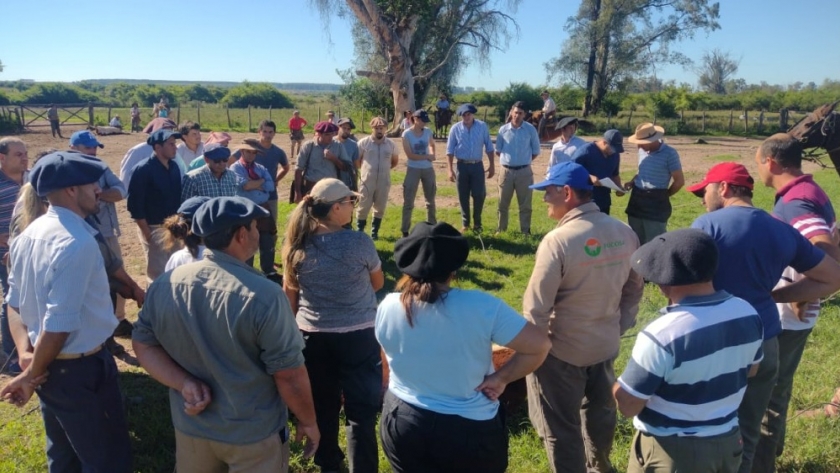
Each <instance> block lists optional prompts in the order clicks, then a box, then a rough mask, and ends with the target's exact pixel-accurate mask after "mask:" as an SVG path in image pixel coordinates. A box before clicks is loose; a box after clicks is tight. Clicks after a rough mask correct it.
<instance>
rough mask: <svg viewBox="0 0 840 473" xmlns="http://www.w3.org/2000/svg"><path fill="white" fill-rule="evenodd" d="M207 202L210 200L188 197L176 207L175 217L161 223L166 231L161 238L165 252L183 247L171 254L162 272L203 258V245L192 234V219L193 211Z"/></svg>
mask: <svg viewBox="0 0 840 473" xmlns="http://www.w3.org/2000/svg"><path fill="white" fill-rule="evenodd" d="M208 200H210V198H209V197H203V196H199V197H190V198H189V199H187V200H185V201H184V203H182V204H181V206H180V207H178V212H177V213H176V214H175V215H172V216H170V217H168V218H167V219H166V220H164V221H163V228H164V230H166V233H165V234H164V237H163V246H164V248H166V251H172V250H173V249H174V248H178V247H181V246H183V248H181V249H180V250H178V251H176V252H174V253H172V256H170V257H169V261H167V262H166V267H165V268H164V271H171V270H173V269H175V268H177V267H178V266H181V265H184V264H187V263H192V262H194V261H198V260H200V259H201V258H202V257H203V256H204V245H202V244H201V238H200V237H199V236H198V235H196V234H194V233H193V232H192V218H193V215H195V211H196V210H198V208H199V207H201V205H202V204H203V203H205V202H207V201H208Z"/></svg>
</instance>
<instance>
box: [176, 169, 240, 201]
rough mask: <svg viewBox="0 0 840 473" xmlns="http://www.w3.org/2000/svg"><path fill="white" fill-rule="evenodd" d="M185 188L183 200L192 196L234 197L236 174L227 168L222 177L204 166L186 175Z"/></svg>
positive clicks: (182, 195)
mask: <svg viewBox="0 0 840 473" xmlns="http://www.w3.org/2000/svg"><path fill="white" fill-rule="evenodd" d="M182 187H183V189H182V190H181V201H184V200H187V199H189V198H190V197H196V196H205V197H210V198H213V197H233V196H235V195H236V175H235V174H234V173H233V171H231V170H229V169H225V172H224V174H222V177H221V179H217V178H216V176H214V175H213V173H212V172H211V171H210V168H208V167H207V166H204V167H202V168H199V169H196V170H194V171H190V172H188V173H187V175H186V176H184V184H183V186H182Z"/></svg>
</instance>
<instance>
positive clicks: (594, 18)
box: [583, 0, 601, 117]
mask: <svg viewBox="0 0 840 473" xmlns="http://www.w3.org/2000/svg"><path fill="white" fill-rule="evenodd" d="M600 15H601V0H595V1H594V2H593V5H592V14H591V16H590V17H589V18H590V25H589V27H590V36H589V60H588V61H587V64H586V97H585V98H584V100H583V116H584V117H586V116H588V115H589V114H590V113H591V112H592V86H593V84H594V82H595V58H596V57H597V54H596V53H597V50H598V40H599V29H598V25H597V23H598V17H599V16H600Z"/></svg>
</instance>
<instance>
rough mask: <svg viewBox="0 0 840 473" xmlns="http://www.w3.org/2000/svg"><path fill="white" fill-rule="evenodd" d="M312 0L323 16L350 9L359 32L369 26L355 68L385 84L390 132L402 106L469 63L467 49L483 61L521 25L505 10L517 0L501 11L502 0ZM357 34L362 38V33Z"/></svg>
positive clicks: (442, 86)
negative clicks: (391, 107)
mask: <svg viewBox="0 0 840 473" xmlns="http://www.w3.org/2000/svg"><path fill="white" fill-rule="evenodd" d="M310 1H311V2H312V3H313V4H314V5H315V6H316V7H317V8H318V10H319V11H320V12H321V15H322V18H324V21H325V22H329V15H331V14H333V13H334V12H339V13H338V14H339V15H341V14H346V13H347V12H350V13H352V14H353V16H354V18H355V20H356V22H357V26H356V28H359V32H360V33H363V32H364V31H366V32H367V35H368V40H369V44H370V47H367V48H365V49H363V50H362V51H361V52H362V54H359V57H357V65H359V66H361V67H363V68H364V69H362V70H358V71H356V74H357V75H358V76H361V77H367V78H369V79H371V80H372V81H374V82H378V83H381V84H385V85H387V87H388V89H389V90H390V92H391V97H392V99H393V102H394V104H393V105H394V119H393V122H392V123H393V125H392V128H391V132H394V131H395V130H397V129H398V127H399V120H400V118H399V117H400V115H401V112H402V110H409V109H416V108H418V107H419V106H421V105H422V103H423V102H424V101H425V98H426V95H427V94H428V92H429V90H431V89H432V88H433V87H437V88H438V89H442V90H446V89H447V88H448V87H449V86H450V85H451V82H452V81H453V80H454V78H455V77H456V76H457V74H458V72H459V71H460V70H461V69H460V68H461V67H463V66H464V65H465V64H466V63H467V61H466V58H465V54H466V53H465V51H466V50H470V51H472V52H473V53H474V57H475V58H476V59H477V60H478V61H479V63H481V64H483V65H485V66H486V65H487V64H488V58H489V53H490V51H492V50H493V49H503V48H504V47H506V46H507V44H508V42H509V41H510V39H511V37H512V36H514V35H515V34H518V31H519V26H518V25H517V24H516V22H515V21H514V20H513V18H512V17H511V16H510V15H509V14H508V13H506V12H513V11H515V8H516V6H517V4H518V3H519V0H507V1H506V2H504V3H507V5H508V6H507V8H506V9H505V10H504V11H502V9H497V5H498V4H500V3H502V2H501V0H344V2H342V1H341V0H310ZM509 25H513V27H514V28H513V29H511V28H509ZM357 36H358V37H359V38H360V39H362V41H364V38H365V37H364V35H361V34H356V35H354V37H357ZM356 51H357V53H360V48H359V42H358V41H357V44H356ZM365 52H369V53H370V54H365ZM418 99H419V100H418Z"/></svg>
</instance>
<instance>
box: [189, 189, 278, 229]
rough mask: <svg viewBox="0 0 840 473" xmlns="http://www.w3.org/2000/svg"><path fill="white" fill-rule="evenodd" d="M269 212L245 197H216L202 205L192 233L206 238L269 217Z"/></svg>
mask: <svg viewBox="0 0 840 473" xmlns="http://www.w3.org/2000/svg"><path fill="white" fill-rule="evenodd" d="M268 216H269V213H268V210H266V209H264V208H262V207H260V206H259V205H257V204H255V203H253V202H252V201H250V200H248V199H246V198H244V197H216V198H215V199H210V200H208V201H207V202H205V203H203V204H201V207H199V208H198V210H196V211H195V214H194V215H193V220H192V232H193V233H194V234H196V235H198V236H200V237H206V236H208V235H212V234H214V233H217V232H221V231H223V230H226V229H228V228H230V227H233V226H235V225H245V224H249V223H250V222H251V220H254V219H257V218H262V217H268Z"/></svg>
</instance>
